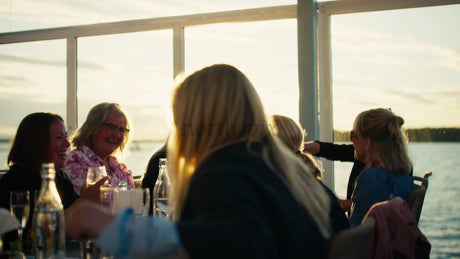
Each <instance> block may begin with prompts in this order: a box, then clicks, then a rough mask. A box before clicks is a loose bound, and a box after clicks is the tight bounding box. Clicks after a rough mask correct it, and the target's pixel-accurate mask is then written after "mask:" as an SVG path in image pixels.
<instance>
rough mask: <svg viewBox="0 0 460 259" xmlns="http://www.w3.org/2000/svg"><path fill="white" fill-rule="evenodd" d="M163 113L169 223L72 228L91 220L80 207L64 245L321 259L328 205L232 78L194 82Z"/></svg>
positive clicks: (240, 80)
mask: <svg viewBox="0 0 460 259" xmlns="http://www.w3.org/2000/svg"><path fill="white" fill-rule="evenodd" d="M172 108H173V115H174V129H173V131H172V133H171V135H170V137H169V140H168V150H167V151H168V162H169V164H168V170H169V173H170V176H171V180H172V183H173V189H174V192H173V196H172V200H173V208H174V210H173V211H174V216H175V223H172V222H167V221H163V220H161V219H159V218H155V217H154V218H150V219H145V218H144V219H139V218H135V217H134V216H132V213H129V211H125V212H123V213H121V214H120V215H118V216H116V217H115V219H114V220H112V221H111V223H110V224H109V225H107V226H106V224H97V225H96V224H94V222H90V221H89V220H87V222H84V221H82V220H81V219H79V218H78V215H79V214H80V212H82V211H86V212H87V213H93V214H94V213H95V209H94V207H91V206H88V205H83V204H82V205H81V206H76V207H78V208H76V209H75V210H74V212H75V213H73V214H72V216H74V217H75V218H73V217H72V218H70V219H69V218H66V224H67V227H68V228H67V231H68V232H67V233H68V235H69V236H71V237H81V236H84V235H85V234H86V235H88V234H89V235H97V234H100V235H99V237H98V239H97V240H98V242H99V245H100V246H101V247H102V248H103V249H105V250H107V251H110V252H111V253H113V254H114V255H115V256H117V257H119V256H120V257H123V256H130V257H133V258H134V257H137V256H150V257H153V256H158V255H163V256H164V255H168V254H170V253H173V252H174V251H176V250H177V249H183V250H182V251H186V253H187V254H188V255H189V256H190V257H191V258H306V257H310V258H321V257H323V255H324V253H325V251H326V246H327V241H328V240H329V238H330V237H331V232H332V228H331V225H330V222H329V217H328V215H329V210H330V202H331V200H330V198H329V196H328V195H327V193H326V192H325V191H324V189H323V188H322V186H321V185H320V183H319V182H318V181H317V180H316V179H315V178H314V177H313V176H312V174H311V173H299V172H309V170H311V169H310V168H308V167H306V166H305V164H304V163H303V162H302V161H301V160H300V159H298V158H297V157H296V156H295V154H294V153H293V152H291V151H290V150H288V149H287V148H286V147H285V146H284V145H283V144H282V143H281V142H280V141H279V140H278V139H276V138H275V137H274V136H273V135H271V133H270V130H269V127H268V125H267V123H266V117H265V113H264V109H263V107H262V104H261V101H260V98H259V96H258V94H257V93H256V90H255V89H254V87H253V86H252V84H251V82H250V81H249V80H248V78H247V77H246V76H245V75H244V74H243V73H242V72H241V71H239V70H238V69H236V68H235V67H233V66H230V65H223V64H222V65H213V66H210V67H206V68H203V69H202V70H199V71H197V72H195V73H193V74H192V75H190V76H189V77H187V78H186V79H185V80H184V81H183V82H182V83H181V84H180V85H179V86H178V87H177V88H176V90H175V92H174V94H173V101H172ZM97 213H100V212H97ZM97 218H98V219H101V218H102V217H101V216H100V215H98V216H97ZM109 219H110V218H109ZM92 227H94V228H92ZM99 231H102V232H101V233H99ZM126 244H128V245H126ZM120 251H123V252H120Z"/></svg>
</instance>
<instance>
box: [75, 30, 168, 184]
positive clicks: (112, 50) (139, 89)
mask: <svg viewBox="0 0 460 259" xmlns="http://www.w3.org/2000/svg"><path fill="white" fill-rule="evenodd" d="M172 71H173V65H172V31H170V30H166V31H155V32H142V33H130V34H120V35H111V36H100V37H88V38H81V39H79V41H78V123H79V126H80V125H81V123H83V122H84V120H85V119H86V115H87V114H88V111H89V109H90V108H91V107H93V106H94V105H96V104H98V103H101V102H116V103H119V104H120V105H121V106H122V108H123V109H124V110H125V112H126V113H127V114H128V117H129V122H130V124H131V129H132V130H131V131H130V133H129V135H130V136H129V137H130V140H131V141H132V143H131V144H132V145H131V147H132V148H133V147H134V149H132V148H131V151H132V152H130V150H126V152H124V155H125V156H126V159H123V158H122V161H123V160H126V161H125V162H126V165H127V166H128V169H129V170H132V171H133V174H134V175H140V174H143V173H144V170H145V167H146V165H147V162H148V158H149V157H150V155H151V154H150V152H149V151H151V152H152V153H153V151H154V149H151V150H148V151H147V152H143V153H142V154H141V156H142V157H141V158H139V157H136V156H137V155H139V152H135V151H136V150H138V149H139V148H143V147H144V146H142V145H141V146H140V144H139V141H140V140H149V141H153V140H158V141H161V142H163V141H164V140H165V139H166V137H167V135H168V130H169V127H170V123H171V119H170V118H171V115H170V109H169V107H170V94H171V90H172V88H173V74H172V73H173V72H172ZM133 150H134V151H133ZM134 157H136V159H134Z"/></svg>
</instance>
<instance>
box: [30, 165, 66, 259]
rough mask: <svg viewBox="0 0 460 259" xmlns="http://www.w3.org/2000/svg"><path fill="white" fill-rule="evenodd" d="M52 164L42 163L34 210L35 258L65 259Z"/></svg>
mask: <svg viewBox="0 0 460 259" xmlns="http://www.w3.org/2000/svg"><path fill="white" fill-rule="evenodd" d="M55 175H56V171H55V170H54V164H53V163H43V164H42V169H41V177H42V183H41V188H40V194H39V195H38V199H37V202H36V204H35V209H34V222H33V227H34V233H35V243H34V251H35V258H37V259H41V258H65V225H64V209H63V206H62V202H61V198H60V197H59V193H58V191H57V189H56V183H55V182H54V177H55Z"/></svg>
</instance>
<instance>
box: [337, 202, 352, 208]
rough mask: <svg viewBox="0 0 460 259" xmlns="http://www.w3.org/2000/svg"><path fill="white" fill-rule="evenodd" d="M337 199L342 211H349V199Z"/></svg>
mask: <svg viewBox="0 0 460 259" xmlns="http://www.w3.org/2000/svg"><path fill="white" fill-rule="evenodd" d="M337 200H338V201H339V204H340V206H341V207H342V209H343V210H344V211H349V210H350V209H351V204H352V201H351V200H341V199H337Z"/></svg>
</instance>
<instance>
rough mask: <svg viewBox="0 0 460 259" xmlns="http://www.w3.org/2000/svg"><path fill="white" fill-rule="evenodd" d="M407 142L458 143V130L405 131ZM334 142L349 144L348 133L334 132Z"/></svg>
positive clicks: (459, 129)
mask: <svg viewBox="0 0 460 259" xmlns="http://www.w3.org/2000/svg"><path fill="white" fill-rule="evenodd" d="M406 133H407V136H408V137H409V142H460V128H418V129H406ZM334 141H337V142H350V132H349V131H334Z"/></svg>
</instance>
